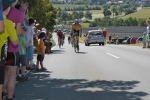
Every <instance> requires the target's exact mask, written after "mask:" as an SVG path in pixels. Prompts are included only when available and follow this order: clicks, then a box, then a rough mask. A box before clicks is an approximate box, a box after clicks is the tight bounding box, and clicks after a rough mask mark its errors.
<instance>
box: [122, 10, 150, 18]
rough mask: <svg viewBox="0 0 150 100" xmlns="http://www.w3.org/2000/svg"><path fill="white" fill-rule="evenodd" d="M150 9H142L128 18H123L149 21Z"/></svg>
mask: <svg viewBox="0 0 150 100" xmlns="http://www.w3.org/2000/svg"><path fill="white" fill-rule="evenodd" d="M149 14H150V8H144V9H140V10H138V11H137V12H135V13H132V14H129V15H127V16H124V17H122V18H129V17H133V18H145V19H148V18H149V17H150V15H149Z"/></svg>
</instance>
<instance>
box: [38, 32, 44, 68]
mask: <svg viewBox="0 0 150 100" xmlns="http://www.w3.org/2000/svg"><path fill="white" fill-rule="evenodd" d="M44 38H45V33H44V32H41V33H40V34H39V40H38V42H37V54H38V55H37V63H36V65H37V67H36V70H39V62H40V65H41V70H46V68H44V67H43V60H44V55H45V46H44V41H43V39H44Z"/></svg>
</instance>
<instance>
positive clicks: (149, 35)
mask: <svg viewBox="0 0 150 100" xmlns="http://www.w3.org/2000/svg"><path fill="white" fill-rule="evenodd" d="M147 23H148V24H147V28H146V31H147V42H148V43H147V44H148V46H147V48H150V26H149V25H150V20H148V21H147Z"/></svg>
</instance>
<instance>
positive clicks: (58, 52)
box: [48, 49, 65, 55]
mask: <svg viewBox="0 0 150 100" xmlns="http://www.w3.org/2000/svg"><path fill="white" fill-rule="evenodd" d="M52 52H53V53H49V54H48V55H51V54H64V52H65V51H64V50H61V49H60V50H52Z"/></svg>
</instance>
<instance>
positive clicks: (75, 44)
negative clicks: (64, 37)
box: [74, 43, 77, 52]
mask: <svg viewBox="0 0 150 100" xmlns="http://www.w3.org/2000/svg"><path fill="white" fill-rule="evenodd" d="M76 48H77V46H76V44H75V43H74V51H75V52H77V51H76Z"/></svg>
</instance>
